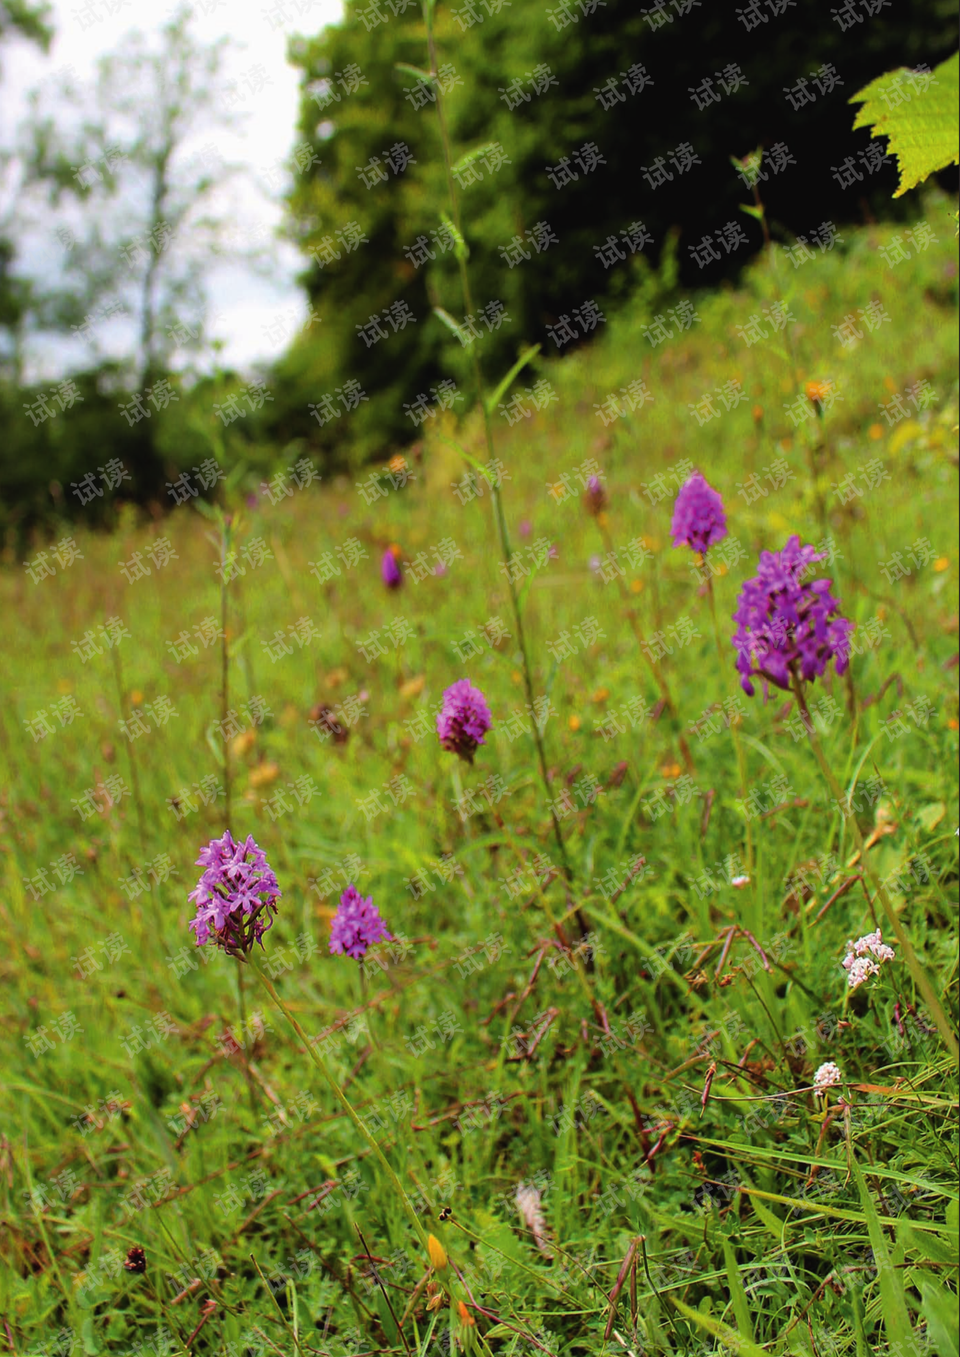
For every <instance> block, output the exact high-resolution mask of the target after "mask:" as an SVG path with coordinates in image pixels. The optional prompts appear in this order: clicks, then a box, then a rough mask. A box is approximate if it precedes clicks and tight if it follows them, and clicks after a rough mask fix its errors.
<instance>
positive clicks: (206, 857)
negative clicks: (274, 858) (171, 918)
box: [188, 830, 280, 956]
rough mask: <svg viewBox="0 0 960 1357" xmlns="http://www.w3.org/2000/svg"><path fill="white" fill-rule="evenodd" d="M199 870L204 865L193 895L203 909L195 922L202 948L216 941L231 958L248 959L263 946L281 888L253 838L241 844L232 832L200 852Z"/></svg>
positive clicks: (198, 905) (198, 942) (212, 842)
mask: <svg viewBox="0 0 960 1357" xmlns="http://www.w3.org/2000/svg"><path fill="white" fill-rule="evenodd" d="M197 866H198V867H203V869H204V871H203V875H202V876H201V877H200V882H199V884H198V886H197V887H196V889H195V890H193V891H191V892H190V895H189V896H188V899H190V900H193V901H194V902H195V903H196V906H197V917H196V918H195V919H192V920H191V922H190V927H191V928H192V929H193V930H194V931H195V932H196V935H197V946H198V947H200V946H202V944H203V943H205V942H206V941H207V940H208V939H209V938H210V937H212V938H213V939H214V941H215V942H216V944H217V946H218V947H222V948H223V950H224V951H225V952H228V953H229V954H230V955H231V956H245V955H246V954H247V953H248V952H249V951H250V950H251V948H252V947H253V944H254V943H255V942H259V943H260V945H261V947H262V946H263V943H262V941H261V939H262V937H263V935H264V933H265V932H266V931H267V929H268V928H270V927H272V925H273V918H272V917H271V916H272V915H274V914H276V912H277V906H276V901H277V900H279V898H280V889H279V887H278V886H277V878H276V877H275V876H274V874H273V872H272V871H271V869H270V865H269V863H268V862H267V858H266V854H265V853H264V852H263V850H262V849H261V848H258V847H257V845H256V843H255V842H254V839H253V835H252V834H251V835H248V837H247V841H246V843H236V842H235V841H234V839H232V838H231V836H230V831H229V830H227V832H226V833H225V834H224V836H223V838H222V839H211V840H210V842H209V843H208V844H207V846H206V847H205V848H201V849H200V856H199V857H198V858H197Z"/></svg>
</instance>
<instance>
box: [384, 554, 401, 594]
mask: <svg viewBox="0 0 960 1357" xmlns="http://www.w3.org/2000/svg"><path fill="white" fill-rule="evenodd" d="M380 573H381V575H382V576H383V582H384V584H385V585H386V586H387V588H388V589H399V588H400V586H401V584H402V583H403V576H402V575H401V574H400V566H399V565H398V564H397V558H396V556H394V554H393V552H392V551H385V552H384V553H383V562H382V564H381V566H380Z"/></svg>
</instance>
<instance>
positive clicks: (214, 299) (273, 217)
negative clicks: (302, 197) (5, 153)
mask: <svg viewBox="0 0 960 1357" xmlns="http://www.w3.org/2000/svg"><path fill="white" fill-rule="evenodd" d="M51 8H52V11H53V17H52V24H53V28H54V33H55V36H54V41H53V43H52V45H51V48H50V52H49V54H48V55H44V54H43V53H42V52H41V51H40V50H39V49H38V48H36V47H34V46H33V45H32V44H29V43H26V42H23V41H21V40H18V39H14V40H11V41H10V42H8V43H5V44H4V48H3V50H2V53H0V60H2V63H3V66H2V75H0V96H2V110H0V125H2V136H3V139H4V142H5V143H6V144H9V142H10V140H11V138H12V134H13V129H14V128H15V127H16V126H17V125H18V124H19V123H20V122H21V121H22V120H23V119H24V118H25V117H26V116H27V113H28V102H27V95H28V92H29V91H30V90H31V89H34V88H36V87H37V86H40V85H43V86H44V87H45V88H47V89H50V90H51V91H52V92H53V97H52V101H51V102H50V103H49V104H48V105H47V107H48V109H49V111H50V112H51V114H53V115H54V116H56V114H57V99H56V88H57V86H58V85H62V84H63V82H64V80H65V78H67V77H68V76H70V77H72V78H73V80H74V81H75V82H76V83H78V84H80V85H82V86H84V87H86V86H88V85H90V84H92V83H93V81H94V79H95V76H96V64H97V61H98V59H99V58H100V57H101V56H105V55H107V54H108V53H110V52H113V51H115V50H116V49H117V48H118V47H119V46H120V43H121V41H122V39H123V38H124V37H125V35H126V34H128V33H129V32H131V31H132V30H139V31H141V32H143V33H145V34H147V35H148V36H149V35H153V34H157V35H159V32H160V30H161V28H162V27H163V26H164V24H165V23H167V22H168V21H169V20H170V19H172V18H173V16H174V15H175V13H176V12H177V10H178V8H179V6H178V5H176V4H171V5H165V6H163V7H161V8H157V7H155V6H154V5H152V4H150V3H149V0H52V6H51ZM192 9H193V15H194V17H193V20H192V23H191V31H192V33H193V35H194V37H195V39H196V40H198V41H199V42H202V43H213V42H215V41H216V40H217V39H218V38H221V37H229V38H230V39H231V40H232V43H233V44H234V45H233V46H232V47H231V48H229V49H228V51H227V54H226V56H225V60H224V63H223V69H222V74H221V81H222V84H223V87H224V88H225V89H230V88H231V87H232V88H233V89H234V90H235V94H234V97H233V98H232V99H231V100H230V101H229V103H228V104H227V107H228V109H229V111H231V112H233V113H237V114H240V115H241V117H240V118H239V120H238V123H237V126H236V127H233V128H230V129H224V128H222V127H212V128H211V129H210V130H209V131H208V132H207V134H206V135H204V132H203V129H202V128H200V129H199V130H198V132H197V133H196V135H195V137H193V138H191V145H192V144H193V142H194V141H196V143H197V147H198V148H199V147H201V146H203V145H204V144H210V143H213V144H214V145H215V146H216V148H217V150H218V151H219V152H220V154H221V156H222V157H223V159H224V161H226V162H229V163H234V164H238V165H241V166H243V167H244V168H245V169H246V170H247V171H248V174H247V175H246V176H244V177H243V178H242V179H240V178H238V179H237V180H236V181H234V182H233V183H231V184H228V185H226V186H225V187H224V188H223V189H218V190H217V191H216V192H215V193H214V194H212V195H211V196H210V198H209V200H208V207H210V208H213V209H215V210H220V209H221V208H225V207H227V205H229V221H230V223H231V226H232V230H231V232H230V235H229V237H228V238H229V239H230V240H233V241H235V242H236V244H237V245H238V246H239V247H241V248H242V247H243V245H244V244H245V243H248V244H251V245H252V244H255V243H257V242H260V243H261V244H266V245H267V254H268V260H269V265H270V267H269V269H268V276H267V277H266V278H264V277H263V276H262V274H261V276H258V275H257V274H256V273H255V272H254V271H253V270H252V269H251V268H250V267H248V266H247V265H246V264H244V263H243V261H241V260H238V261H237V262H235V263H233V264H229V263H224V264H221V265H217V266H216V267H215V268H213V269H211V271H210V273H209V275H208V278H207V292H208V298H209V316H210V324H209V329H210V333H211V335H212V337H214V338H220V339H222V340H223V347H222V351H221V353H220V356H219V361H220V363H221V364H223V365H225V366H234V367H237V368H240V369H242V370H244V371H249V370H250V369H251V368H252V367H253V366H254V365H255V364H256V363H258V362H261V363H262V362H269V361H270V360H271V359H272V358H275V357H276V356H278V355H279V354H280V353H281V352H282V351H283V350H284V349H285V348H286V346H287V344H289V342H290V340H291V339H292V337H293V334H294V333H295V330H296V329H297V328H298V326H299V324H300V323H302V322H303V321H304V320H305V319H306V318H307V301H306V298H305V297H304V295H303V293H302V292H301V291H300V289H299V288H298V287H297V286H296V284H295V282H294V277H295V275H296V274H297V273H298V272H300V271H301V270H302V269H303V268H304V267H305V265H306V263H307V262H308V261H307V260H306V259H305V258H304V256H302V255H301V254H300V253H299V251H297V250H296V249H294V247H293V246H292V245H290V244H289V243H288V242H286V241H282V240H279V239H277V238H276V232H277V229H278V227H279V226H280V224H281V222H282V220H283V207H282V203H281V201H280V199H281V195H282V193H283V191H284V189H285V188H286V187H288V186H289V182H290V180H289V171H288V170H287V168H286V165H287V162H288V161H289V158H290V154H291V151H292V150H293V147H294V146H295V144H296V143H297V141H298V140H299V137H298V133H297V129H296V124H297V116H298V111H299V88H298V81H299V72H298V71H296V70H295V69H294V68H293V67H292V66H289V65H288V64H287V60H286V50H287V41H288V38H289V37H291V36H292V35H294V34H298V33H299V34H303V35H306V36H313V35H315V34H317V33H319V32H320V31H321V29H322V28H324V27H325V26H326V25H327V24H331V23H336V22H338V21H339V19H340V18H341V16H342V12H343V6H342V3H341V0H229V2H228V0H194V2H193V5H192ZM64 112H66V109H64ZM243 115H246V116H243ZM67 219H68V214H67V213H66V212H65V213H64V220H67ZM44 248H47V249H49V248H50V247H49V246H46V247H45V246H43V245H42V244H41V243H40V242H39V241H35V242H33V244H32V247H31V245H30V244H29V243H28V242H24V243H23V248H22V249H21V251H20V258H21V260H22V261H23V264H24V265H25V267H26V268H28V269H29V270H30V272H31V273H33V272H35V271H37V272H39V273H41V274H42V273H43V272H44V271H45V272H47V273H48V274H49V273H50V272H51V271H54V272H55V271H57V270H59V268H60V266H61V265H60V255H59V251H58V253H57V256H56V258H54V256H53V253H52V251H51V253H50V255H49V256H48V257H46V258H44V257H42V254H41V252H42V250H43V249H44ZM30 347H31V352H30V361H29V366H28V372H27V373H26V374H25V375H26V376H27V377H28V378H35V379H39V380H48V379H53V378H54V377H57V376H59V375H61V374H62V372H63V369H64V367H65V366H69V365H72V364H73V363H75V362H76V360H77V354H78V348H77V344H76V342H75V341H73V340H68V339H65V338H55V337H50V338H49V339H46V338H45V339H43V340H41V339H39V338H38V339H36V340H33V341H32V342H31V346H30ZM193 361H194V362H195V361H196V358H195V357H194V358H193ZM203 366H205V367H209V366H210V364H209V363H206V362H205V363H204V365H203Z"/></svg>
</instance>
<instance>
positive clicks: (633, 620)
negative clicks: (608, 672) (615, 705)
mask: <svg viewBox="0 0 960 1357" xmlns="http://www.w3.org/2000/svg"><path fill="white" fill-rule="evenodd" d="M597 528H598V529H599V532H600V537H601V538H602V540H603V547H604V550H605V551H606V553H607V555H608V557H610V558H611V559H612V558H613V557H614V556H615V555H616V549H615V548H614V545H613V541H612V539H611V537H610V533H609V532H608V530H607V529H606V528H605V527H604V525H603V524H602V523H601V522H600V517H599V515H598V516H597ZM616 580H617V587H618V589H619V590H620V597H621V598H622V599H623V602H624V606H625V608H626V613H627V621H628V622H629V623H630V628H631V630H632V631H633V634H634V636H635V637H636V640H637V645H638V646H639V647H640V654H641V655H642V656H643V658H644V660H645V661H646V663H647V667H648V668H649V670H650V672H651V674H652V675H653V677H654V681H655V682H656V685H657V687H658V688H659V689H660V696H661V697H662V698H663V700H664V702H665V703H666V707H667V710H668V711H669V713H670V716H671V719H672V720H673V723H674V725H675V726H676V728H677V743H678V744H679V746H680V752H681V754H682V755H683V760H684V763H686V765H687V772H688V773H690V774H695V773H696V771H697V770H696V767H695V766H694V762H693V755H692V754H691V752H690V746H689V744H688V743H687V739H686V736H685V735H684V733H683V728H682V726H681V723H680V714H679V712H678V711H677V707H676V703H675V702H674V700H673V696H672V694H671V692H670V688H669V686H668V684H667V680H666V676H665V675H664V672H663V669H662V667H661V666H660V665H659V664H658V663H657V661H656V660H655V659H654V658H653V655H652V654H651V653H650V648H649V646H648V645H647V643H646V641H645V640H644V637H643V628H642V627H641V625H640V619H639V618H638V617H637V611H636V609H635V608H634V606H633V603H632V602H631V599H630V594H629V592H628V590H627V586H626V585H625V584H624V582H623V580H622V578H621V577H620V575H617V576H616Z"/></svg>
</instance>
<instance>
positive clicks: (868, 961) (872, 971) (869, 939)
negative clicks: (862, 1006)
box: [843, 928, 896, 989]
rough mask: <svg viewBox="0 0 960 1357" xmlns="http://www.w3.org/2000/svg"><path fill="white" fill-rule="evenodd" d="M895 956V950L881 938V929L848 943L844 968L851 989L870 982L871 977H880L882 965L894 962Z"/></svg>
mask: <svg viewBox="0 0 960 1357" xmlns="http://www.w3.org/2000/svg"><path fill="white" fill-rule="evenodd" d="M895 956H896V953H895V952H894V950H893V948H892V947H888V946H887V944H886V943H885V942H884V941H883V939H882V938H881V936H880V929H879V928H878V929H877V931H876V932H875V933H865V934H864V936H863V937H862V938H857V940H856V942H848V943H847V955H846V956H845V957H844V958H843V967H844V970H845V971H846V972H847V982H848V984H849V986H850V988H851V989H856V988H857V987H858V986H859V985H862V984H863V982H864V981H865V980H869V979H870V977H871V975H878V974H879V972H880V963H881V962H883V961H893V959H894V957H895Z"/></svg>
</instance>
